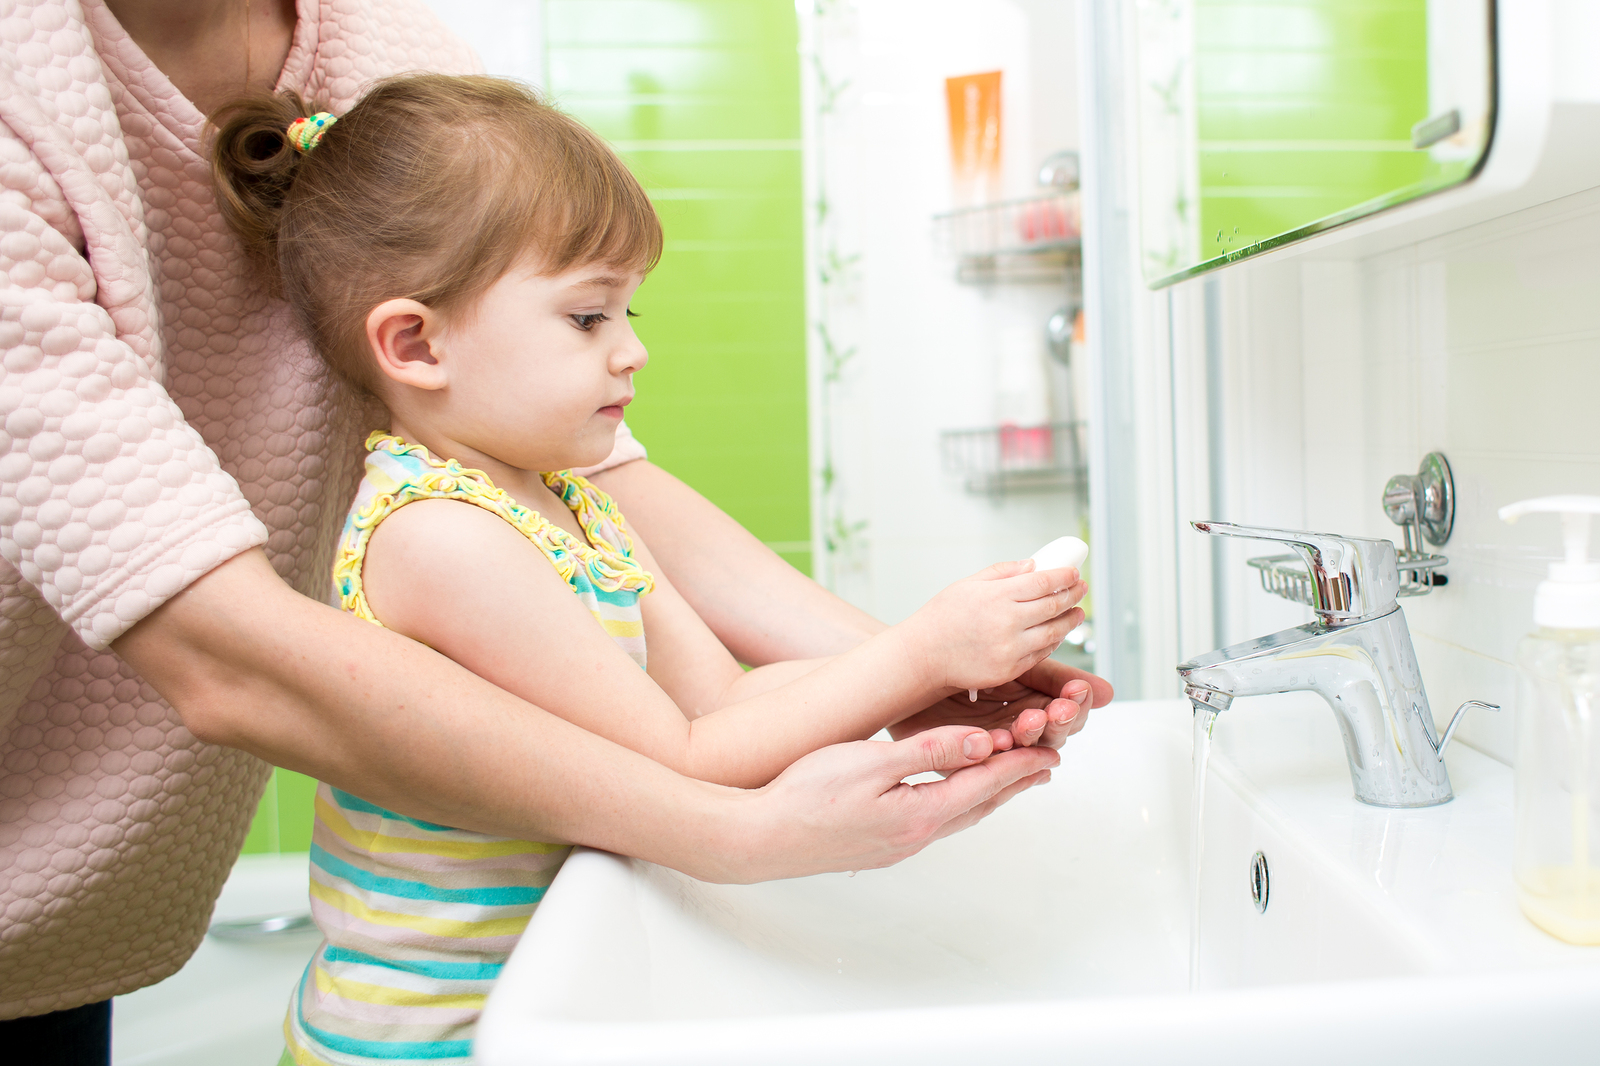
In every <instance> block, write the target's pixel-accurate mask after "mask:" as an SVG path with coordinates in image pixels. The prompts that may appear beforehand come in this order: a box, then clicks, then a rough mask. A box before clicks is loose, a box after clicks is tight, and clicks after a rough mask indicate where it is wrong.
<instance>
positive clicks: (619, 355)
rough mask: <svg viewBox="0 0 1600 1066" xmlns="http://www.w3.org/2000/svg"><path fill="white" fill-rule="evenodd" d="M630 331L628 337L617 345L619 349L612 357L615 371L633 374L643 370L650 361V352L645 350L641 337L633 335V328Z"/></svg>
mask: <svg viewBox="0 0 1600 1066" xmlns="http://www.w3.org/2000/svg"><path fill="white" fill-rule="evenodd" d="M628 333H629V335H628V338H627V339H626V340H625V341H623V342H622V344H620V345H619V346H618V347H617V351H616V352H615V353H614V354H613V355H612V357H611V363H612V367H613V372H614V373H618V374H633V373H636V372H638V371H640V370H643V369H644V365H645V364H646V363H648V362H649V361H650V353H649V352H647V351H645V348H644V345H643V344H642V343H641V342H640V340H639V338H638V337H636V336H634V335H633V331H632V330H629V331H628Z"/></svg>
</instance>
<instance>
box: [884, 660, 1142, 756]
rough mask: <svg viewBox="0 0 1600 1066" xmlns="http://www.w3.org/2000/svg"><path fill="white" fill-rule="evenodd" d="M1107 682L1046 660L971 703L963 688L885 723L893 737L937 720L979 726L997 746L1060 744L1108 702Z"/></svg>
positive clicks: (1002, 749)
mask: <svg viewBox="0 0 1600 1066" xmlns="http://www.w3.org/2000/svg"><path fill="white" fill-rule="evenodd" d="M1112 696H1113V692H1112V688H1111V683H1110V682H1109V681H1106V680H1105V679H1104V678H1101V677H1096V676H1095V675H1094V674H1090V673H1086V672H1085V671H1082V670H1079V669H1077V668H1076V667H1072V666H1068V665H1067V664H1066V663H1061V662H1057V661H1056V660H1054V659H1045V660H1044V661H1042V662H1040V663H1039V664H1038V665H1037V666H1035V667H1034V668H1033V669H1032V670H1029V671H1028V672H1026V673H1025V674H1023V675H1022V676H1021V677H1019V678H1017V679H1016V680H1014V681H1008V682H1006V683H1005V684H1004V685H997V686H995V687H994V688H991V689H984V690H983V691H981V692H979V693H978V700H977V702H976V703H973V702H971V701H970V700H968V698H967V694H966V693H965V692H958V693H956V694H955V695H953V696H949V697H946V698H945V699H942V700H940V701H939V702H938V703H935V704H934V705H933V706H931V707H929V708H928V709H927V710H924V711H920V712H918V713H917V714H914V715H912V716H911V717H910V718H907V719H905V720H904V721H901V722H897V723H896V724H894V725H892V726H890V727H889V735H890V736H892V737H894V738H895V739H897V740H898V739H900V738H902V737H907V736H911V735H912V734H914V733H916V732H918V731H920V730H924V729H932V728H934V727H936V726H942V725H953V724H961V725H975V726H982V727H983V728H985V729H988V730H990V731H991V733H992V734H993V735H994V741H995V747H996V748H997V750H1000V751H1005V750H1006V749H1007V748H1010V747H1012V746H1016V747H1029V746H1032V745H1035V744H1037V745H1040V746H1044V747H1050V748H1059V747H1060V746H1061V745H1062V744H1063V743H1064V742H1065V741H1066V739H1067V738H1068V737H1070V736H1072V735H1073V734H1074V733H1076V732H1077V731H1078V730H1080V729H1082V728H1083V727H1084V724H1085V723H1086V722H1088V720H1089V711H1090V709H1092V708H1094V707H1103V706H1104V705H1105V704H1107V703H1110V702H1111V698H1112Z"/></svg>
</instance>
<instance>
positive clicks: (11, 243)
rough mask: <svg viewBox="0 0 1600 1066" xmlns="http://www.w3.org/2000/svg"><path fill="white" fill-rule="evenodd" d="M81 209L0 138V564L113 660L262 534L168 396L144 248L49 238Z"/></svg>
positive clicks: (1, 130) (10, 141) (92, 216)
mask: <svg viewBox="0 0 1600 1066" xmlns="http://www.w3.org/2000/svg"><path fill="white" fill-rule="evenodd" d="M63 180H65V179H63ZM79 199H83V200H85V202H89V201H92V200H94V199H95V194H94V193H93V191H92V190H90V189H89V188H88V186H85V189H84V190H81V191H80V195H79V196H78V197H76V198H75V197H74V196H71V195H67V194H66V193H64V192H62V191H61V188H60V187H58V186H57V184H56V179H55V177H53V176H52V173H51V172H50V171H49V170H47V168H46V167H45V166H44V165H43V164H42V163H40V162H39V161H38V159H37V158H35V157H34V155H33V154H32V152H31V151H30V149H29V148H28V147H27V146H26V145H24V144H23V143H22V142H21V140H20V139H19V138H18V137H16V136H15V133H14V131H13V130H12V129H11V128H10V127H9V126H7V127H0V353H3V355H0V359H3V362H0V558H3V559H4V561H5V562H6V563H7V564H9V566H10V567H11V568H13V569H14V570H15V572H16V573H17V574H18V575H20V576H21V578H22V580H24V581H26V582H27V584H28V585H30V586H32V588H33V589H34V590H36V592H37V594H38V596H39V597H40V598H41V599H42V600H43V601H44V602H45V603H46V604H48V605H49V607H50V608H51V609H52V610H54V612H55V613H56V614H57V615H58V616H59V617H60V618H61V619H62V620H63V621H65V622H66V623H67V624H68V625H70V626H71V627H72V628H73V629H74V630H76V631H77V633H78V634H79V635H80V636H81V637H82V638H83V640H84V641H85V643H87V644H88V645H89V646H90V647H92V648H95V649H104V648H106V647H107V646H108V645H109V644H110V643H111V641H112V640H114V639H116V638H117V637H118V636H120V635H121V634H122V633H123V632H124V631H125V630H127V629H128V628H129V627H130V626H132V625H133V624H134V623H135V622H137V621H139V619H141V618H143V617H144V616H145V615H146V614H148V613H149V612H150V611H151V610H153V609H154V608H155V607H156V606H158V605H159V604H160V603H161V602H162V601H164V600H165V599H167V598H168V597H170V596H172V595H173V594H174V593H175V592H177V591H178V590H180V589H182V588H183V587H184V586H185V585H187V584H188V583H189V582H191V581H193V580H194V579H195V578H197V577H199V576H200V575H202V574H204V573H206V572H207V571H208V570H210V569H211V568H212V567H214V566H217V565H218V564H219V563H222V562H224V561H225V560H227V559H229V558H232V557H233V556H234V555H236V554H238V553H239V552H241V551H243V550H245V549H247V548H250V547H253V546H255V545H258V544H261V543H263V542H264V541H265V540H266V529H265V527H264V526H263V525H262V524H261V522H260V521H259V520H258V519H257V518H256V517H255V516H254V515H253V514H252V513H251V511H250V506H249V504H248V502H247V501H246V500H245V498H244V495H243V494H242V493H241V492H240V490H239V486H238V484H237V483H236V482H235V481H234V480H233V478H232V477H230V476H229V475H228V474H227V473H226V472H224V471H223V470H222V468H221V466H220V465H219V463H218V461H217V458H216V456H215V455H214V454H213V453H212V451H211V449H210V448H209V447H207V445H206V443H205V441H204V440H202V439H201V437H200V435H199V434H198V433H197V432H195V431H194V430H193V429H192V428H191V427H190V426H189V425H187V424H186V423H185V422H184V419H183V416H182V414H181V413H180V412H179V410H178V407H177V405H176V404H175V403H174V402H173V401H172V399H171V397H170V396H168V395H167V392H166V390H165V389H164V388H162V386H161V383H160V381H159V374H160V362H159V358H158V354H157V353H158V351H159V342H158V341H157V340H156V337H157V335H158V333H157V330H156V328H155V323H154V322H153V321H152V319H153V317H154V314H155V312H154V300H153V298H152V296H151V295H149V283H148V265H147V261H146V260H145V259H144V257H143V255H142V252H143V249H141V248H137V247H132V246H130V242H129V240H128V238H129V231H128V230H127V228H126V227H125V226H120V227H119V225H118V222H117V220H116V219H115V217H114V216H113V215H111V214H108V213H106V212H105V211H101V212H100V213H98V214H96V213H95V212H94V211H88V212H87V213H86V212H85V211H84V210H79V211H78V212H76V214H77V216H78V218H79V220H80V221H81V222H82V223H83V231H84V233H85V242H86V243H85V247H86V248H87V252H85V251H83V250H80V248H79V247H75V246H74V243H73V241H72V240H71V239H70V237H71V236H72V235H75V234H74V233H73V231H72V229H71V228H69V227H65V226H59V224H58V225H52V220H51V218H50V214H51V211H50V209H49V207H48V205H49V204H51V203H59V202H62V201H65V202H68V203H77V202H78V200H79ZM100 206H101V207H104V206H105V205H104V202H103V201H101V202H100ZM68 213H69V214H71V213H72V212H68ZM97 221H98V222H99V223H101V224H102V229H105V230H116V229H119V228H120V233H119V234H117V237H118V239H117V240H115V241H112V240H99V241H97V240H96V234H95V233H94V232H92V231H93V229H94V224H95V223H96V222H97ZM63 229H67V232H65V233H64V232H63ZM134 243H135V244H136V242H134ZM91 259H93V260H94V261H95V265H96V267H97V269H91V267H90V260H91ZM123 290H127V291H123ZM140 290H142V293H141V292H140ZM97 299H98V300H101V301H104V302H105V303H106V305H107V306H101V304H100V303H99V302H97ZM108 307H109V308H110V309H109V310H108ZM21 606H22V605H21V604H19V609H20V607H21Z"/></svg>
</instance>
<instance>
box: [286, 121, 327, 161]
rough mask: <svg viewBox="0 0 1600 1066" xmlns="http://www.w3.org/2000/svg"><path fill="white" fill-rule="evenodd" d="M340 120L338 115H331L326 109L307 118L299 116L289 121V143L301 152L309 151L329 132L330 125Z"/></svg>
mask: <svg viewBox="0 0 1600 1066" xmlns="http://www.w3.org/2000/svg"><path fill="white" fill-rule="evenodd" d="M338 121H339V119H338V117H337V116H335V115H330V114H329V113H328V112H326V111H318V112H317V113H316V114H315V115H311V116H309V117H306V118H297V119H295V120H294V121H293V122H291V123H289V135H288V136H289V143H290V144H292V145H294V148H295V151H297V152H300V153H301V154H304V153H306V152H309V151H311V149H313V148H315V147H316V146H317V142H318V141H320V140H322V135H323V134H324V133H327V132H328V127H329V126H331V125H333V124H334V123H335V122H338Z"/></svg>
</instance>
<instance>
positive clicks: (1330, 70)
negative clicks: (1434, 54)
mask: <svg viewBox="0 0 1600 1066" xmlns="http://www.w3.org/2000/svg"><path fill="white" fill-rule="evenodd" d="M1194 33H1195V51H1196V64H1195V96H1196V105H1197V110H1198V115H1197V127H1198V129H1197V133H1198V139H1199V149H1200V250H1201V258H1202V259H1211V258H1213V257H1215V256H1217V255H1218V254H1222V253H1226V252H1229V251H1235V250H1238V249H1240V248H1243V247H1246V246H1248V245H1250V244H1254V243H1255V242H1257V241H1259V240H1262V239H1264V238H1267V237H1271V236H1275V235H1277V234H1280V233H1284V232H1286V231H1288V230H1292V229H1297V228H1299V227H1300V226H1303V225H1306V224H1307V223H1310V222H1313V221H1315V220H1317V219H1319V218H1324V217H1326V216H1328V215H1332V214H1336V213H1338V212H1340V211H1343V210H1346V209H1347V208H1350V207H1354V206H1355V205H1357V204H1361V203H1364V202H1366V201H1368V200H1371V199H1374V198H1376V197H1378V196H1381V195H1383V194H1386V193H1389V192H1391V191H1393V190H1397V189H1400V188H1404V187H1407V186H1415V185H1425V186H1427V187H1436V186H1437V185H1439V184H1442V183H1448V182H1449V181H1451V180H1455V179H1457V178H1459V177H1462V176H1464V175H1465V173H1466V172H1467V170H1469V169H1470V164H1468V163H1439V162H1436V161H1434V160H1433V159H1432V158H1431V157H1430V156H1429V155H1428V153H1426V152H1417V151H1413V150H1412V149H1411V127H1412V125H1413V124H1415V123H1416V122H1419V121H1421V120H1422V119H1424V118H1427V117H1428V61H1427V54H1428V41H1427V0H1273V2H1263V0H1254V2H1251V0H1196V3H1195V8H1194Z"/></svg>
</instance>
